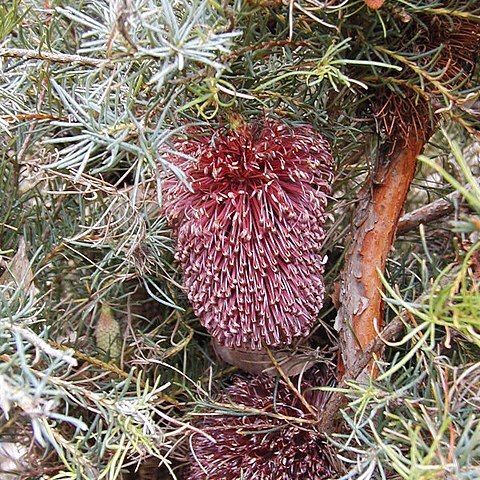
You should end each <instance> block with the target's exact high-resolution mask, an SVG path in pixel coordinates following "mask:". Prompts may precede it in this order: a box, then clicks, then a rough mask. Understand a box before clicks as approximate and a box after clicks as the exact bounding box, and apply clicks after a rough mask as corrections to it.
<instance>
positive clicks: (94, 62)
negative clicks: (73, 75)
mask: <svg viewBox="0 0 480 480" xmlns="http://www.w3.org/2000/svg"><path fill="white" fill-rule="evenodd" d="M0 57H12V58H23V59H25V60H47V61H49V62H57V63H80V64H82V65H88V66H91V67H101V66H105V67H109V68H112V64H111V62H109V61H108V60H103V59H98V58H90V57H83V56H82V55H70V54H67V53H52V52H40V51H38V50H28V49H25V48H0Z"/></svg>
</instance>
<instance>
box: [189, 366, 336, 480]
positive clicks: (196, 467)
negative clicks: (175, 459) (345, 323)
mask: <svg viewBox="0 0 480 480" xmlns="http://www.w3.org/2000/svg"><path fill="white" fill-rule="evenodd" d="M314 371H315V372H314V373H315V374H316V375H317V376H318V374H319V375H320V376H322V373H320V372H319V371H318V370H317V369H314ZM309 373H310V372H309ZM323 376H324V374H323ZM309 378H313V377H312V375H310V376H309ZM317 380H318V378H317ZM301 385H302V388H301V390H300V391H301V393H302V394H303V396H304V397H305V398H306V400H307V401H308V402H309V403H310V404H311V408H312V409H313V410H314V412H315V408H318V409H321V408H323V407H324V406H325V403H326V401H327V400H328V396H327V394H325V393H324V392H319V391H318V390H317V391H314V390H312V389H311V388H312V383H311V381H309V380H307V379H304V380H303V381H302V382H301ZM220 402H221V403H222V404H228V405H232V407H231V408H232V413H231V414H230V415H228V414H227V413H224V409H222V413H218V414H215V413H214V412H208V414H207V415H205V416H204V417H203V419H202V421H201V422H199V423H198V424H197V427H199V428H200V429H202V431H203V432H205V433H207V434H209V435H210V436H212V437H213V439H214V440H215V441H216V443H213V442H212V441H211V440H209V439H208V438H207V437H206V436H204V435H200V434H194V435H193V436H192V439H191V451H192V453H191V466H190V468H189V471H188V472H187V474H186V476H185V478H186V479H187V480H237V479H240V478H242V479H244V480H273V479H275V480H294V479H295V480H300V479H305V480H307V479H308V480H323V479H327V478H331V476H332V472H331V468H330V465H329V462H328V456H327V454H326V451H325V449H326V446H325V444H324V443H323V442H322V439H321V435H320V434H319V432H318V431H317V430H316V429H315V425H314V422H315V420H316V416H314V415H312V413H311V412H309V411H308V410H307V408H306V407H305V405H304V404H303V403H302V402H301V400H300V399H299V398H298V396H297V395H296V394H295V393H294V392H292V391H291V390H290V389H289V388H288V387H287V386H286V385H285V384H284V383H283V382H282V381H280V382H279V383H277V381H276V380H275V379H274V378H271V377H267V376H266V375H259V376H250V377H237V378H236V380H235V382H234V384H233V385H232V386H231V387H229V388H228V390H227V391H226V393H224V394H223V395H222V397H221V398H220ZM239 411H241V412H242V413H239ZM292 419H293V420H292Z"/></svg>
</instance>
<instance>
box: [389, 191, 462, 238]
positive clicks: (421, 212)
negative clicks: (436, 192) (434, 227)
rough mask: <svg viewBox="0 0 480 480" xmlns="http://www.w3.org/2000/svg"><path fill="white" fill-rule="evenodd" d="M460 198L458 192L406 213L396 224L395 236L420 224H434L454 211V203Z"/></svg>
mask: <svg viewBox="0 0 480 480" xmlns="http://www.w3.org/2000/svg"><path fill="white" fill-rule="evenodd" d="M459 198H460V194H459V193H458V192H452V193H450V194H449V195H447V196H446V198H440V199H438V200H435V201H434V202H432V203H429V204H428V205H424V206H423V207H420V208H417V209H416V210H414V211H413V212H409V213H406V214H405V215H404V216H403V217H402V218H401V219H400V220H399V222H398V228H397V235H401V234H403V233H407V232H409V231H410V230H413V229H415V228H417V227H418V226H419V225H421V224H427V223H430V222H434V221H435V220H438V219H440V218H442V217H445V216H447V215H449V214H450V213H452V212H453V211H454V210H455V201H457V200H458V199H459Z"/></svg>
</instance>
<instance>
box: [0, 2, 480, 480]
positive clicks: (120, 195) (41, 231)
mask: <svg viewBox="0 0 480 480" xmlns="http://www.w3.org/2000/svg"><path fill="white" fill-rule="evenodd" d="M334 3H335V4H334ZM448 3H449V5H448V8H446V5H445V2H443V1H441V0H437V1H428V2H426V1H423V0H416V1H414V2H406V1H403V0H402V1H398V2H391V1H390V2H386V8H384V9H381V10H380V11H375V12H374V11H372V10H369V9H367V8H366V7H365V5H364V4H363V2H362V1H359V0H355V1H348V2H320V1H317V0H309V1H308V2H304V1H301V0H299V1H297V2H291V3H289V2H286V3H285V4H283V3H280V2H255V1H251V2H242V1H235V2H221V3H220V2H216V1H215V0H212V1H207V0H205V1H194V0H192V1H187V0H172V1H169V0H163V1H162V0H113V1H109V0H6V1H4V2H1V5H0V55H1V57H2V58H1V61H0V192H1V194H2V198H1V202H0V255H1V256H2V258H1V260H2V263H1V265H0V267H1V268H2V269H5V268H7V269H8V268H10V267H9V265H10V261H11V259H12V257H14V256H15V253H16V252H17V250H18V245H19V244H20V242H21V240H20V237H23V238H24V239H25V241H26V244H27V249H26V253H25V258H24V260H25V259H26V260H27V263H29V264H30V267H29V268H31V270H32V272H31V273H32V276H34V277H35V280H34V281H35V286H36V288H38V290H39V291H38V294H36V296H35V295H34V293H33V291H32V290H29V289H26V288H25V286H21V285H20V284H19V281H20V279H19V278H17V277H18V276H17V277H16V276H15V275H13V280H12V278H10V277H9V278H7V279H6V280H5V278H6V277H2V278H3V279H4V280H3V281H2V282H0V283H1V285H0V295H2V297H1V301H2V303H1V305H0V307H1V314H0V318H1V323H0V335H1V337H0V355H1V357H0V360H1V363H0V381H1V382H2V387H3V388H1V389H0V407H1V408H2V411H3V416H2V419H1V421H0V435H7V436H8V440H9V445H12V444H13V445H19V446H22V445H30V442H29V440H30V437H31V436H32V435H33V438H34V440H35V441H34V443H33V445H34V447H33V448H32V450H31V451H30V452H29V454H28V455H26V454H24V453H23V454H22V456H23V461H22V462H21V468H23V469H25V470H24V473H25V475H26V476H27V477H28V478H33V477H32V476H33V475H43V474H45V475H47V476H48V475H50V476H51V477H53V478H57V479H61V478H62V479H66V478H68V479H74V478H75V479H77V478H85V479H97V478H109V479H111V480H113V479H116V478H121V476H122V475H123V472H121V470H122V469H123V470H126V469H127V468H130V469H131V470H134V469H135V467H136V466H137V464H138V463H139V462H141V461H142V460H144V459H145V458H151V457H153V458H154V461H155V465H158V464H159V463H162V464H164V465H166V466H167V467H166V468H167V472H169V473H167V474H168V475H170V476H171V477H172V478H176V476H178V471H177V470H176V469H175V470H173V469H174V468H176V467H174V466H173V463H170V462H173V461H174V460H178V461H179V462H180V463H181V462H183V461H184V460H185V450H186V449H185V443H186V442H183V440H185V438H186V432H188V431H189V429H190V428H191V426H189V425H188V423H187V422H185V421H184V419H185V418H190V417H189V414H190V413H191V412H192V411H193V410H194V405H192V404H190V403H188V402H189V400H190V399H191V398H192V397H194V396H195V391H196V388H197V384H200V386H199V387H198V388H199V389H202V390H201V391H202V392H204V391H205V390H208V392H209V393H210V390H215V386H212V385H214V384H215V382H212V378H217V377H215V375H218V377H219V378H227V375H228V373H229V371H228V370H227V371H226V373H225V372H223V371H222V370H221V369H222V366H221V365H219V364H218V362H214V361H212V360H211V359H210V352H209V347H208V343H207V340H206V339H205V337H204V334H203V333H202V331H199V329H198V328H197V327H198V322H197V320H196V319H195V318H194V317H193V315H192V312H191V311H190V310H189V309H188V305H187V304H186V302H185V301H184V299H183V298H182V294H181V293H180V289H179V288H178V282H179V278H178V275H177V271H176V266H175V264H173V262H172V256H173V242H172V239H171V235H170V232H169V231H168V229H167V226H166V222H165V219H164V218H163V217H162V215H161V211H160V209H159V207H160V204H161V201H162V189H161V178H162V175H163V172H164V171H165V170H167V169H171V170H173V171H174V173H175V175H177V176H178V178H179V179H181V180H183V181H185V177H184V175H183V172H181V171H179V170H178V169H176V168H175V166H174V165H172V164H170V163H169V162H168V161H167V160H166V159H165V158H164V156H163V154H164V153H165V152H168V151H169V150H170V149H174V142H173V139H174V138H176V137H177V136H178V135H184V134H185V131H186V127H188V126H192V125H196V124H199V123H204V122H205V121H208V122H211V123H212V124H213V125H217V124H218V123H219V122H220V123H221V122H222V121H223V122H225V117H228V113H229V112H230V110H229V109H230V108H231V109H232V110H234V111H236V110H240V111H241V112H242V114H244V115H245V116H246V117H258V116H260V115H262V114H264V113H268V114H269V115H272V116H277V117H282V118H286V119H289V120H290V121H302V122H304V121H308V122H310V123H312V124H313V125H314V126H315V127H317V128H319V129H321V130H322V133H323V134H324V135H325V136H326V137H328V138H329V139H330V141H331V143H332V146H333V148H334V152H335V156H336V159H337V164H338V170H337V172H336V177H337V180H336V184H335V197H336V199H337V202H336V203H334V204H333V207H331V208H332V210H333V211H334V213H335V216H336V218H335V222H334V223H333V224H332V225H331V228H330V230H329V232H328V233H327V241H326V243H325V246H324V248H325V250H326V251H327V252H328V253H329V255H330V258H331V259H332V263H334V265H329V266H328V269H329V270H328V272H327V274H326V278H327V279H328V282H327V283H328V285H333V284H334V283H335V281H336V280H337V279H338V272H339V268H341V263H342V258H343V254H344V252H345V249H346V248H347V247H348V237H347V235H346V233H347V232H348V231H349V229H350V226H351V211H352V204H354V202H355V200H356V198H357V193H358V191H360V188H361V187H362V186H363V184H364V181H365V178H366V175H367V174H368V173H369V172H370V171H372V170H373V169H374V168H375V165H376V158H377V157H379V156H381V154H382V150H381V147H382V142H384V141H386V140H388V136H387V135H386V134H385V129H384V128H382V127H378V125H377V123H376V120H375V119H374V118H373V115H372V109H371V105H370V101H371V100H372V99H375V98H376V97H377V96H378V95H377V94H378V93H379V92H380V94H382V92H383V93H384V92H385V90H387V91H393V92H396V93H398V94H399V95H400V96H404V95H406V94H410V93H412V92H413V98H414V104H415V105H416V104H417V103H416V102H418V101H420V100H421V99H422V98H423V97H424V96H425V91H426V90H427V89H428V88H429V91H428V92H429V93H428V96H429V98H431V99H434V103H435V108H438V109H440V110H441V109H443V110H444V114H445V115H446V116H449V115H450V117H452V118H455V119H457V120H459V121H460V120H462V115H463V114H464V113H465V112H467V113H469V115H470V114H471V113H472V111H473V110H472V111H471V109H469V108H468V105H470V103H469V102H471V101H473V100H475V98H476V97H475V95H478V88H475V87H474V86H472V84H468V83H465V82H464V81H463V80H462V81H460V80H459V81H458V82H456V81H455V79H448V76H445V75H444V73H443V66H442V65H440V66H438V65H437V60H438V58H440V53H441V52H442V48H439V47H437V46H434V47H432V48H431V49H430V50H429V49H428V48H430V47H428V48H427V50H425V51H424V50H422V51H421V52H420V51H419V49H418V44H417V43H415V42H416V40H417V36H421V35H425V31H424V30H422V28H421V27H422V25H423V24H424V22H425V21H427V23H428V21H430V19H431V17H432V16H438V18H437V19H441V20H443V21H444V23H443V24H442V25H443V26H444V25H446V24H447V23H448V24H449V25H450V24H451V25H453V24H454V23H455V21H456V19H458V18H469V19H470V20H472V21H478V16H479V15H480V13H479V7H478V2H476V1H475V0H465V1H462V2H457V1H452V2H448ZM416 27H419V29H418V32H417V34H416V35H414V36H410V33H411V29H413V30H414V31H415V28H416ZM442 28H443V27H442ZM382 49H383V50H382ZM392 53H393V55H392ZM419 66H420V67H421V68H418V67H419ZM412 67H413V68H412ZM412 71H413V74H412ZM442 75H443V76H445V78H446V80H445V85H440V86H441V88H440V89H438V88H437V87H438V84H439V82H440V83H441V81H442V78H443V77H442ZM429 76H430V77H432V76H433V80H434V82H433V83H434V85H433V87H434V88H433V87H432V85H431V84H432V82H431V81H430V80H429V79H428V77H429ZM477 77H478V73H477ZM459 78H460V77H459ZM462 78H463V77H462ZM382 89H383V90H382ZM467 100H468V101H467ZM474 113H475V112H474V111H473V114H471V115H470V116H467V117H466V118H467V120H468V121H464V122H463V125H465V126H466V127H468V128H469V130H470V131H472V129H474V128H475V126H478V118H476V117H475V115H474ZM425 121H426V122H427V121H428V119H425ZM377 134H378V135H377ZM450 147H451V146H450ZM454 151H455V148H454ZM457 153H458V152H457ZM459 165H460V170H463V172H464V174H465V173H468V172H466V170H465V169H464V164H462V163H461V162H459ZM431 168H432V169H433V168H436V167H435V165H433V164H431ZM437 170H439V171H440V169H437ZM458 178H461V175H460V174H458V173H456V175H455V176H454V180H455V179H457V180H456V181H457V183H452V185H453V187H454V188H458V186H459V184H461V182H459V181H458ZM465 178H466V180H467V181H470V180H469V179H470V177H469V176H468V175H466V176H465ZM447 180H448V178H447ZM448 188H449V187H448V185H447V182H441V183H440V184H439V188H437V189H436V191H437V193H438V194H439V195H442V194H443V193H446V192H447V191H448ZM459 190H460V191H461V193H462V194H465V196H466V197H467V200H468V199H472V198H473V203H472V202H470V204H471V205H472V207H473V208H477V207H478V201H479V200H478V196H475V195H476V194H477V193H478V192H477V190H476V187H473V188H471V189H470V190H468V191H467V192H465V191H462V189H461V188H459ZM476 192H477V193H476ZM429 193H430V192H429ZM457 220H458V221H457V223H455V225H454V229H455V230H457V232H458V236H459V238H462V239H464V240H465V241H467V240H468V241H470V240H469V239H470V236H471V235H472V234H475V233H476V228H477V227H475V225H478V224H477V223H475V218H474V217H473V216H464V217H462V218H459V219H457ZM412 236H413V241H412V242H410V243H409V242H403V244H402V248H404V249H405V251H406V252H407V253H408V254H410V253H411V252H412V251H413V253H414V254H415V255H416V257H414V256H409V255H403V254H402V252H400V253H399V250H397V251H396V252H392V255H391V265H390V268H389V271H388V272H387V273H388V275H389V276H388V281H389V282H390V283H392V284H395V283H397V284H398V288H397V285H395V288H393V287H392V289H391V290H389V291H388V297H389V298H388V303H389V306H390V307H391V312H394V311H395V309H397V310H398V312H399V313H401V311H400V310H401V309H407V310H409V311H410V314H411V315H412V316H413V317H414V318H415V319H416V321H417V323H418V327H415V326H414V327H412V326H411V325H410V326H407V328H408V334H407V336H406V337H405V338H404V341H403V343H400V344H398V345H395V346H392V348H391V349H390V350H389V352H388V354H387V355H386V357H385V363H384V364H382V366H381V375H380V377H379V378H378V379H377V381H376V382H373V381H372V383H371V385H368V386H367V387H365V386H352V390H351V392H350V394H351V396H352V405H351V408H350V409H349V410H346V412H345V420H346V424H347V431H348V433H347V435H346V436H345V437H336V438H335V439H334V441H335V442H337V448H338V452H339V455H340V456H342V455H343V456H344V459H343V461H344V464H345V468H346V469H347V470H349V473H348V474H347V477H349V478H363V479H367V478H382V476H390V475H392V471H395V472H396V473H397V474H398V475H401V476H403V477H404V478H429V475H431V476H432V477H433V476H435V475H437V474H439V472H440V471H441V470H442V469H443V471H444V472H445V473H446V474H448V475H458V476H459V477H460V478H474V477H475V471H476V469H477V468H478V445H479V440H478V436H479V434H478V421H477V419H476V417H475V416H474V415H473V414H472V405H477V403H475V402H477V401H478V398H477V396H478V395H477V393H475V392H476V390H475V385H477V384H478V379H477V369H476V365H475V364H473V363H472V362H473V360H472V359H474V358H475V354H476V353H475V350H474V348H473V347H472V345H473V346H476V342H477V340H478V338H477V337H478V328H477V327H478V323H475V322H476V320H475V318H474V317H475V315H478V295H477V296H475V293H476V290H474V288H473V286H472V283H471V282H470V280H469V277H468V275H467V274H466V272H468V271H469V270H468V269H469V264H468V262H469V261H470V260H471V257H468V254H467V253H466V252H465V249H464V250H461V249H460V248H459V247H457V250H458V252H460V253H459V259H457V262H456V264H455V265H452V266H450V267H449V265H450V264H451V263H452V262H451V259H448V260H447V259H445V258H443V257H442V256H441V255H437V256H436V257H435V255H434V254H433V253H432V255H431V256H434V257H435V260H436V263H435V265H433V262H431V264H428V267H429V268H431V271H429V270H428V268H427V266H426V265H427V262H426V260H425V259H424V258H422V257H427V259H429V258H430V253H429V252H427V253H428V254H425V255H423V252H422V251H421V250H422V248H423V246H424V245H426V244H427V240H426V239H425V236H424V235H423V236H422V235H418V234H416V233H414V234H412ZM450 240H452V239H450ZM455 241H458V239H457V238H455ZM407 243H408V246H405V244H407ZM476 248H477V247H476V246H475V247H472V248H471V250H469V251H470V252H475V251H478V250H475V249H476ZM456 252H457V251H456ZM406 257H409V258H414V259H415V260H414V261H411V262H410V263H408V262H407V261H406V260H405V258H406ZM416 259H419V261H418V262H417V260H416ZM417 263H418V265H417ZM458 265H461V268H460V270H458ZM10 266H11V265H10ZM451 271H453V272H455V273H456V274H458V275H460V276H461V281H460V280H459V281H458V282H453V283H451V284H449V285H447V286H441V287H439V289H438V290H435V289H436V288H437V287H438V286H439V285H440V283H441V282H440V279H439V281H438V282H437V283H434V284H433V287H432V289H430V285H429V282H430V280H431V278H438V277H439V272H443V274H442V276H448V275H449V273H450V272H451ZM458 278H460V277H458ZM442 285H443V283H442ZM457 285H460V286H461V288H460V289H456V286H457ZM419 291H420V292H421V293H424V292H427V293H428V292H430V295H429V296H428V297H427V298H428V301H426V300H425V298H426V297H422V302H418V301H417V303H415V299H417V300H418V298H417V297H418V295H414V293H418V292H419ZM398 292H400V294H399V293H398ZM477 293H478V292H477ZM152 298H153V299H155V302H151V299H152ZM424 300H425V301H424ZM104 304H109V305H111V306H112V312H113V313H112V315H114V316H115V325H116V327H115V328H118V326H119V327H120V331H121V334H122V338H120V339H118V340H119V342H118V347H119V350H120V351H121V355H120V358H119V359H118V365H115V364H108V363H105V362H103V361H102V359H104V357H103V356H102V354H104V353H105V352H102V351H100V350H101V348H100V349H99V345H97V344H96V342H95V334H96V333H98V331H97V327H98V315H99V313H100V310H101V307H102V305H104ZM152 305H153V310H154V312H153V313H152V312H150V311H149V310H148V308H147V307H152ZM330 312H331V309H326V311H325V312H323V313H322V315H323V317H324V320H325V322H324V323H325V324H327V323H328V321H329V320H330V319H329V313H330ZM472 318H473V320H472ZM459 319H460V320H459ZM459 321H461V323H460V324H459V323H458V322H459ZM116 332H117V330H116ZM452 332H455V334H454V335H453V337H454V338H455V339H457V340H459V341H458V342H457V343H458V344H459V345H460V347H459V353H458V355H459V356H460V360H458V357H455V356H454V355H447V354H444V352H443V351H442V352H441V353H442V354H441V355H440V354H439V355H436V353H437V352H438V351H439V350H438V349H441V348H442V346H444V345H445V341H446V340H445V338H444V337H445V335H448V334H449V333H450V334H451V333H452ZM455 335H458V336H457V337H455ZM475 335H476V336H475ZM453 337H452V338H453ZM475 339H477V340H475ZM120 344H121V345H120ZM62 345H64V346H66V347H62ZM116 347H117V345H116ZM120 347H121V348H120ZM64 348H66V350H65V349H64ZM472 352H473V353H472ZM447 353H451V352H450V351H448V352H447ZM210 367H211V368H212V369H213V370H211V369H210ZM140 372H141V373H140ZM445 372H447V373H445ZM462 382H463V383H462ZM476 382H477V383H476ZM459 385H464V386H472V388H471V389H468V388H465V389H464V390H463V391H462V392H460V389H459ZM167 386H168V388H167ZM164 388H165V390H164ZM452 392H453V393H452ZM449 395H450V397H449ZM475 395H477V396H475ZM178 402H180V403H178ZM423 404H425V406H422V405H423ZM453 407H455V408H453ZM447 408H449V409H450V410H448V415H445V412H446V411H447V410H446V409H447ZM446 418H447V419H446ZM177 428H178V430H176V429H177ZM452 431H453V432H454V433H453V437H452V436H451V435H452V433H451V432H452ZM452 438H454V439H456V440H455V441H456V443H455V447H454V450H453V453H452V450H451V446H450V442H451V439H452ZM429 442H430V444H429ZM19 451H20V450H19ZM22 452H23V450H22ZM45 454H47V455H46V456H45ZM452 455H453V457H452ZM26 457H28V458H26ZM25 460H30V467H35V468H31V469H30V470H29V469H28V467H29V466H28V463H29V462H27V461H25ZM42 461H43V463H42ZM0 465H3V463H1V461H0ZM32 470H33V471H34V472H35V473H31V471H32ZM51 472H54V473H51ZM469 472H470V473H469ZM167 474H166V475H167ZM423 474H425V476H424V477H422V475H423ZM462 475H463V477H461V476H462ZM468 475H470V477H468ZM389 478H390V477H389Z"/></svg>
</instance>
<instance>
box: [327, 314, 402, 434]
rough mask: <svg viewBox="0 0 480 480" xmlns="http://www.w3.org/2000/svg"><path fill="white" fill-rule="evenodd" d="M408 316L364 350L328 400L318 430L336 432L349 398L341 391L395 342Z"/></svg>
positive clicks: (384, 331)
mask: <svg viewBox="0 0 480 480" xmlns="http://www.w3.org/2000/svg"><path fill="white" fill-rule="evenodd" d="M405 316H406V315H402V316H399V317H395V318H394V319H393V320H392V321H391V322H390V323H389V324H388V325H387V326H386V327H385V328H384V329H383V330H382V333H381V334H380V335H377V336H376V337H375V338H374V339H373V340H372V341H371V342H370V343H369V344H368V346H367V347H366V348H365V349H364V351H363V352H362V353H361V354H360V356H359V357H358V359H357V362H356V363H355V364H354V365H353V366H352V368H351V369H350V370H347V371H346V372H345V375H344V376H343V379H342V381H341V382H340V383H339V384H338V385H337V391H335V392H333V393H332V395H331V397H330V398H329V399H328V403H327V404H326V407H325V410H323V412H321V414H320V416H319V419H318V429H319V430H320V431H321V432H323V433H324V434H327V435H328V434H330V433H332V432H333V431H334V427H335V424H336V423H337V421H338V418H339V416H340V413H341V411H340V410H341V408H342V407H343V406H344V405H345V403H347V397H346V396H345V395H344V394H343V392H342V391H341V390H342V389H344V388H348V382H351V381H355V380H357V379H358V377H359V376H360V374H361V373H362V371H363V370H364V369H365V367H367V366H368V364H369V363H370V362H371V361H372V358H373V355H374V354H375V353H378V352H380V351H381V350H382V349H383V347H384V344H385V343H384V342H389V341H391V340H394V339H395V338H396V337H397V336H398V335H399V334H400V333H401V332H402V330H403V328H404V322H405V318H404V317H405Z"/></svg>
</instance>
